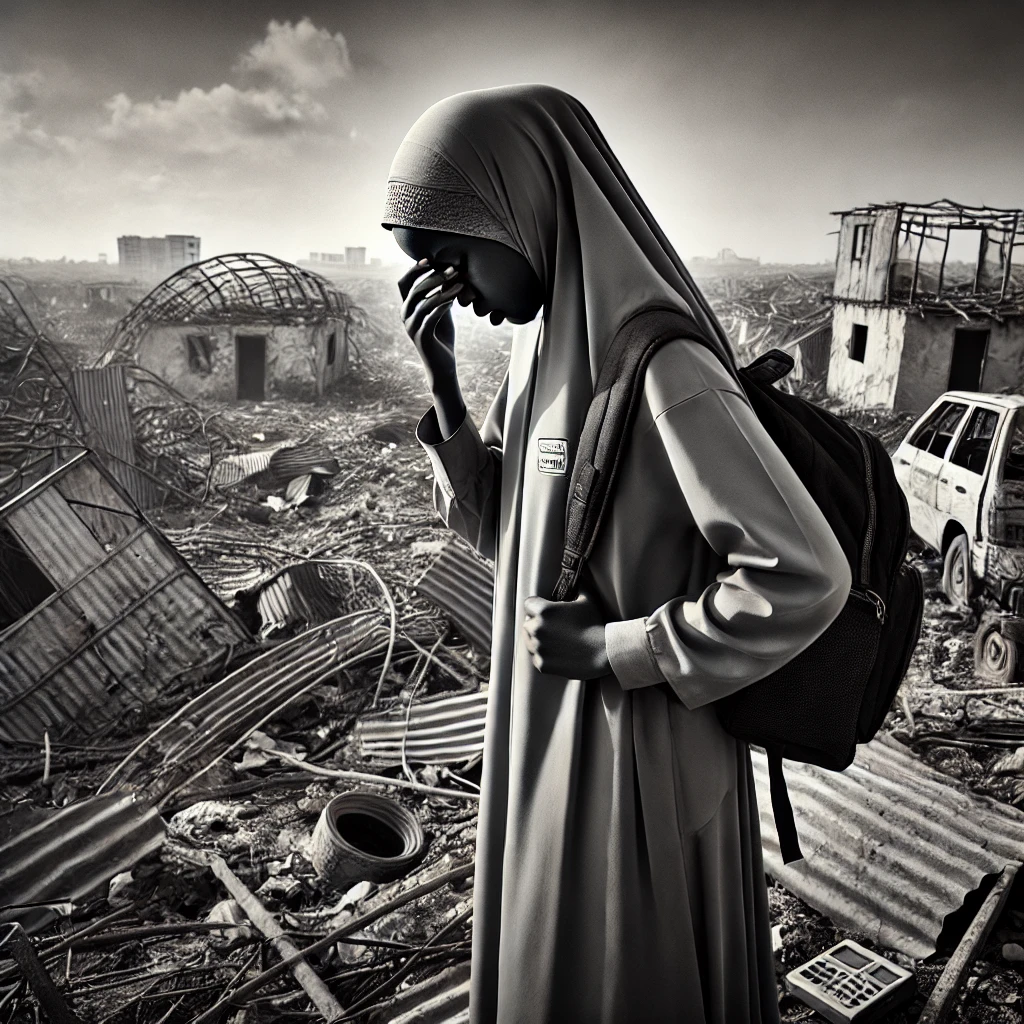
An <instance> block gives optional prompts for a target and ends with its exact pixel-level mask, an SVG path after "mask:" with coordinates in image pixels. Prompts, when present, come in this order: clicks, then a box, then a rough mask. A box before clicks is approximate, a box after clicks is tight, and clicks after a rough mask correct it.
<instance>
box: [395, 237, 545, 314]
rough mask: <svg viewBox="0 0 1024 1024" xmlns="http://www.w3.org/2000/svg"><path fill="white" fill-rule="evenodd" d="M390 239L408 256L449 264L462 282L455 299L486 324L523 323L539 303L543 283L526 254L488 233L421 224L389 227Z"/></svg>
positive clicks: (438, 264)
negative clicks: (430, 228) (486, 319)
mask: <svg viewBox="0 0 1024 1024" xmlns="http://www.w3.org/2000/svg"><path fill="white" fill-rule="evenodd" d="M391 230H392V233H393V234H394V236H395V241H396V242H398V244H399V246H401V248H402V251H403V252H405V253H406V255H408V256H411V257H412V258H413V259H414V260H422V259H425V260H427V261H428V262H429V263H430V265H431V266H432V267H434V268H435V269H443V268H444V267H448V266H453V267H455V268H456V269H457V270H458V276H457V278H456V280H460V281H463V282H465V285H466V287H464V288H463V290H462V292H461V293H460V295H459V297H458V301H459V304H460V305H462V306H468V305H470V303H472V305H473V312H474V313H476V315H477V316H490V320H491V323H492V324H500V323H501V321H502V320H503V319H504V320H508V321H509V322H510V323H513V324H525V323H529V322H530V321H531V320H532V319H533V318H534V317H535V316H536V315H537V312H538V310H539V309H540V308H541V306H543V305H544V287H543V285H542V284H541V283H540V280H539V279H538V277H537V275H536V274H535V273H534V272H533V268H532V267H531V266H530V264H529V263H528V262H527V261H526V258H525V257H524V256H523V255H522V254H521V253H519V252H517V251H516V250H515V249H513V248H512V247H511V246H508V245H503V244H502V243H501V242H496V241H494V240H493V239H491V238H477V237H475V236H473V235H457V234H454V233H453V232H449V231H428V230H427V229H426V228H401V227H396V228H392V229H391Z"/></svg>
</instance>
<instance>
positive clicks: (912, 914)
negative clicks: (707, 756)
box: [751, 736, 1024, 957]
mask: <svg viewBox="0 0 1024 1024" xmlns="http://www.w3.org/2000/svg"><path fill="white" fill-rule="evenodd" d="M751 758H752V761H753V766H754V777H755V782H756V786H757V799H758V805H759V808H760V816H761V837H762V845H763V848H764V856H765V866H766V869H767V870H768V871H769V872H770V873H771V875H772V876H773V877H775V878H777V879H778V880H779V881H780V882H781V883H782V884H783V885H785V886H786V888H787V889H789V890H791V891H792V892H794V893H796V895H797V896H799V897H800V898H801V899H803V900H805V901H806V902H807V903H809V904H810V905H811V906H812V907H815V908H816V909H817V910H819V911H821V912H822V913H823V914H826V915H827V916H828V917H829V918H831V919H832V920H833V921H834V922H835V923H836V924H838V925H840V926H843V927H846V928H849V929H851V930H853V931H856V932H859V933H861V934H863V935H867V936H870V937H871V938H872V939H874V940H875V941H877V942H879V943H881V944H883V945H886V946H889V947H890V948H892V949H897V950H900V951H901V952H903V953H906V954H908V955H910V956H914V957H924V956H928V955H929V954H931V953H933V952H934V951H935V945H936V940H937V939H938V937H939V934H940V933H941V931H942V927H943V922H944V919H945V918H946V916H947V915H948V914H951V913H953V912H954V911H957V910H959V909H960V908H961V906H962V905H963V902H964V897H965V896H966V895H967V894H968V893H969V892H972V891H973V890H975V889H977V888H978V886H979V885H980V884H981V882H982V879H984V878H985V876H987V875H991V874H996V873H998V872H1000V871H1002V870H1003V868H1004V867H1005V866H1006V865H1007V864H1011V863H1013V864H1020V863H1022V862H1024V813H1021V812H1020V811H1017V810H1015V809H1014V808H1012V807H1009V806H1006V805H1003V804H999V803H997V802H996V801H993V800H988V799H985V798H983V797H979V796H974V795H971V794H968V793H967V792H965V791H962V790H961V789H960V788H959V786H958V784H957V782H956V780H954V779H952V778H950V777H949V776H946V775H943V774H941V773H940V772H936V771H934V770H933V769H931V768H929V767H928V766H927V765H925V764H923V763H922V762H921V761H919V760H918V759H917V758H916V757H914V756H913V754H912V753H911V752H910V751H909V750H908V748H906V747H905V746H903V745H902V744H901V743H899V742H897V741H896V740H894V739H892V738H891V737H885V736H883V737H879V738H877V739H875V740H873V741H872V742H871V743H868V744H864V745H863V746H862V747H860V748H859V750H858V752H857V757H856V760H855V761H854V763H853V764H852V765H851V766H850V767H849V768H847V769H846V771H844V772H829V771H825V770H824V769H821V768H817V767H815V766H813V765H803V764H797V763H794V762H789V761H787V762H786V763H785V773H786V781H787V783H788V786H789V792H790V798H791V800H792V803H793V810H794V814H795V816H796V824H797V831H798V832H799V835H800V845H801V847H802V849H803V852H804V858H805V859H804V860H802V861H796V862H794V863H792V864H786V865H784V864H783V863H782V858H781V856H780V853H779V845H778V836H777V833H776V831H775V823H774V820H773V819H772V816H771V797H770V795H769V789H768V769H767V764H766V760H765V757H764V755H763V754H762V753H761V752H760V751H751Z"/></svg>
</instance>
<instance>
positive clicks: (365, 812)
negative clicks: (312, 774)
mask: <svg viewBox="0 0 1024 1024" xmlns="http://www.w3.org/2000/svg"><path fill="white" fill-rule="evenodd" d="M423 848H424V841H423V829H422V828H421V827H420V823H419V821H417V820H416V818H415V816H414V815H412V814H410V813H409V812H408V811H407V810H406V809H405V808H404V807H402V806H401V805H400V804H397V803H395V802H394V801H393V800H389V799H387V798H386V797H382V796H377V795H375V794H373V793H359V792H355V793H343V794H342V795H341V796H336V797H335V798H334V799H333V800H332V801H331V802H330V803H329V804H328V805H327V806H326V807H325V808H324V809H323V813H322V814H321V815H320V820H319V821H318V822H317V823H316V828H315V829H314V831H313V849H312V859H313V867H314V868H315V869H316V872H317V874H318V875H319V876H320V877H321V878H322V879H324V881H327V882H330V883H331V885H333V886H334V887H335V888H336V889H347V888H349V887H350V886H352V885H354V884H355V883H356V882H363V881H367V882H391V881H393V880H394V879H396V878H401V876H402V875H404V874H405V873H406V872H407V871H408V870H409V869H410V868H411V867H412V866H413V865H414V864H415V863H416V862H417V861H418V860H419V859H420V857H422V856H423Z"/></svg>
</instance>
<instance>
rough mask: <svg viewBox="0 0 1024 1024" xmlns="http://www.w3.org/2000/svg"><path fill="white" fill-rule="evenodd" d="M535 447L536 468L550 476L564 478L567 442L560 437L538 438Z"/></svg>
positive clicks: (567, 449)
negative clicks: (536, 450) (536, 452)
mask: <svg viewBox="0 0 1024 1024" xmlns="http://www.w3.org/2000/svg"><path fill="white" fill-rule="evenodd" d="M537 447H538V449H539V454H538V455H537V468H538V469H539V470H540V471H541V472H542V473H547V474H549V475H550V476H565V467H566V459H567V453H568V451H569V442H568V441H566V440H565V439H563V438H561V437H540V438H538V439H537Z"/></svg>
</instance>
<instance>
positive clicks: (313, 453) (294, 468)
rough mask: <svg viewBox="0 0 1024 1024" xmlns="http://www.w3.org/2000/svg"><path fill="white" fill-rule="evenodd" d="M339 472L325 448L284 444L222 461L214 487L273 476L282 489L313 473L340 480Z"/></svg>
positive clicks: (233, 456) (336, 462) (215, 474)
mask: <svg viewBox="0 0 1024 1024" xmlns="http://www.w3.org/2000/svg"><path fill="white" fill-rule="evenodd" d="M339 471H340V467H339V466H338V460H337V459H336V458H335V457H334V456H333V455H332V454H331V452H330V451H328V449H326V448H325V447H324V446H323V445H319V444H300V445H295V444H291V443H290V442H288V441H282V442H280V443H279V444H275V445H272V446H270V447H269V448H261V449H260V450H259V451H256V452H246V453H245V454H244V455H229V456H227V458H224V459H221V461H220V462H218V463H217V465H216V466H214V468H213V483H214V484H216V485H217V486H221V487H230V486H231V485H233V484H238V483H241V482H242V481H243V480H248V479H249V478H250V477H254V476H257V475H258V474H260V473H269V474H270V476H271V479H272V483H273V485H274V486H282V485H284V484H286V483H288V481H289V480H294V479H295V478H296V477H299V476H306V475H307V474H309V473H318V474H321V475H323V476H337V474H338V472H339Z"/></svg>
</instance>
